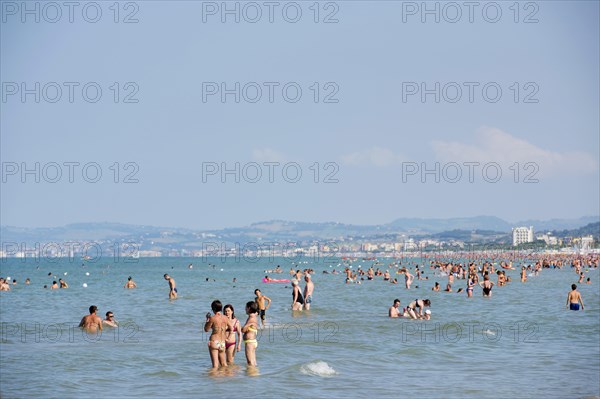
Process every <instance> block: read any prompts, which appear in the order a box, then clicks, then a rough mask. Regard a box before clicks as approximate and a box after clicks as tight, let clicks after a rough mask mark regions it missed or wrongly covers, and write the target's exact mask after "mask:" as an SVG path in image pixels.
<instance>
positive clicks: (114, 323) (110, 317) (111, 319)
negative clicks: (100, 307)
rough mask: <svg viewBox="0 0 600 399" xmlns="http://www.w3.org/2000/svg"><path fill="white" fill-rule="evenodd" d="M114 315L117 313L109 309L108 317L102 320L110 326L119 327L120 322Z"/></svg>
mask: <svg viewBox="0 0 600 399" xmlns="http://www.w3.org/2000/svg"><path fill="white" fill-rule="evenodd" d="M114 317H115V315H114V314H113V312H111V311H108V312H106V319H104V320H102V323H104V324H106V325H107V326H110V327H117V326H118V325H119V323H118V322H117V321H116V320H115V319H114Z"/></svg>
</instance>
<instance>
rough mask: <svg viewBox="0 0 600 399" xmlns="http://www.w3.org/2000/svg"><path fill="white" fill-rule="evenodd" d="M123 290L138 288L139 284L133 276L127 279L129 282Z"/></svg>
mask: <svg viewBox="0 0 600 399" xmlns="http://www.w3.org/2000/svg"><path fill="white" fill-rule="evenodd" d="M123 288H128V289H131V288H137V284H136V283H135V281H133V280H132V279H131V276H129V277H127V282H126V283H125V286H124V287H123Z"/></svg>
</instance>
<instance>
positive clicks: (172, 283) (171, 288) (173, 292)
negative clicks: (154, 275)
mask: <svg viewBox="0 0 600 399" xmlns="http://www.w3.org/2000/svg"><path fill="white" fill-rule="evenodd" d="M163 277H164V278H165V280H167V281H168V282H169V299H177V288H175V280H173V277H171V276H169V275H168V274H165V275H164V276H163Z"/></svg>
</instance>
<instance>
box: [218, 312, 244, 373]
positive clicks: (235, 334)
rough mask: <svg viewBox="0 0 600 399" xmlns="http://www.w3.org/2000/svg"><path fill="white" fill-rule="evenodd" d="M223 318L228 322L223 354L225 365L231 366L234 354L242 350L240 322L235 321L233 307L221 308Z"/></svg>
mask: <svg viewBox="0 0 600 399" xmlns="http://www.w3.org/2000/svg"><path fill="white" fill-rule="evenodd" d="M223 312H224V313H225V316H227V320H228V322H229V327H230V330H229V332H228V334H227V337H226V338H225V353H226V355H227V364H232V363H233V360H234V358H235V352H236V351H237V352H239V351H241V350H242V328H241V326H240V321H239V320H238V319H236V317H235V312H234V310H233V306H232V305H230V304H227V305H225V307H224V308H223Z"/></svg>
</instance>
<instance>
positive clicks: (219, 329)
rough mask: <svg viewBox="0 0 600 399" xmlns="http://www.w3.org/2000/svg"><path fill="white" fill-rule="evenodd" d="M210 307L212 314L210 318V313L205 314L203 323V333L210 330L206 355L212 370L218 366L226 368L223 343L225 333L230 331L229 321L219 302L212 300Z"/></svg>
mask: <svg viewBox="0 0 600 399" xmlns="http://www.w3.org/2000/svg"><path fill="white" fill-rule="evenodd" d="M210 307H211V309H212V311H213V313H214V316H211V314H210V312H208V313H207V314H206V323H204V331H205V332H208V331H209V330H211V329H212V333H211V334H210V338H209V339H208V353H209V354H210V360H211V362H212V368H213V369H216V368H218V367H219V366H227V358H226V355H225V341H226V336H227V332H228V331H230V330H231V327H230V326H229V319H228V318H227V316H224V315H223V314H222V313H221V311H222V310H223V304H221V301H219V300H214V301H213V302H212V303H211V304H210Z"/></svg>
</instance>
